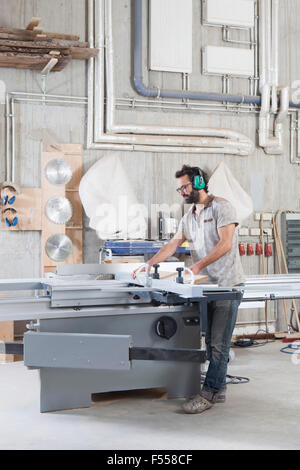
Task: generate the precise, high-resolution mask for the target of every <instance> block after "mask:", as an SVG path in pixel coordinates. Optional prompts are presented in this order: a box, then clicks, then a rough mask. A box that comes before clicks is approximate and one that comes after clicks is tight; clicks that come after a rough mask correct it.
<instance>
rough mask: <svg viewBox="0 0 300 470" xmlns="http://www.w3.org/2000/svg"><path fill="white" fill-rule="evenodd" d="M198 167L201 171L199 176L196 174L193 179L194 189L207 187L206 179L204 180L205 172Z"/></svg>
mask: <svg viewBox="0 0 300 470" xmlns="http://www.w3.org/2000/svg"><path fill="white" fill-rule="evenodd" d="M197 169H198V172H199V176H194V179H193V188H194V189H197V190H198V191H199V190H200V189H204V188H205V181H204V177H203V173H202V171H201V170H200V168H197Z"/></svg>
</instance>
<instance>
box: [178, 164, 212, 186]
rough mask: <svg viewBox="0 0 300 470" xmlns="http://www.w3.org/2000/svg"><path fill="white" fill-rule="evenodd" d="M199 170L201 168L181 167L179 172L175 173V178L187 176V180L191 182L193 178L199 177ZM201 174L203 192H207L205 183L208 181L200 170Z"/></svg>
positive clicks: (206, 175)
mask: <svg viewBox="0 0 300 470" xmlns="http://www.w3.org/2000/svg"><path fill="white" fill-rule="evenodd" d="M199 170H201V168H199V167H197V166H190V165H183V167H182V168H181V170H178V171H176V173H175V178H181V177H182V176H184V175H187V176H188V177H189V180H190V181H191V182H193V179H194V177H195V176H199V174H200V175H201V173H199ZM201 172H202V176H203V178H204V182H205V188H204V191H206V192H207V183H208V180H209V178H208V174H207V173H206V172H205V171H203V170H201Z"/></svg>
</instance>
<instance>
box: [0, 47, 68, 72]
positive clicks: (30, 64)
mask: <svg viewBox="0 0 300 470" xmlns="http://www.w3.org/2000/svg"><path fill="white" fill-rule="evenodd" d="M51 59H53V56H52V55H51V54H43V55H34V54H30V55H29V54H22V53H19V54H18V53H10V52H0V67H8V68H15V69H29V70H42V69H43V68H44V67H45V66H46V65H47V64H48V63H49V61H50V60H51ZM71 60H72V57H71V56H64V55H62V56H61V57H60V58H59V59H58V62H57V64H56V65H55V66H54V67H53V69H52V71H53V72H60V71H61V70H63V69H64V68H65V67H66V65H68V63H69V62H70V61H71Z"/></svg>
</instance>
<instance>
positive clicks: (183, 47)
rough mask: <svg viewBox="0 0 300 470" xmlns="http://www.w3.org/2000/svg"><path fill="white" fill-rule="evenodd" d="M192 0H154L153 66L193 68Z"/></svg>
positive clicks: (151, 47)
mask: <svg viewBox="0 0 300 470" xmlns="http://www.w3.org/2000/svg"><path fill="white" fill-rule="evenodd" d="M192 9H193V1H192V0H151V2H150V38H149V39H150V40H149V43H150V51H149V52H150V54H149V55H150V63H149V67H150V69H151V70H161V71H167V72H186V73H191V72H192V34H193V31H192V30H193V28H192V21H193V15H192Z"/></svg>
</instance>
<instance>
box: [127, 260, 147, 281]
mask: <svg viewBox="0 0 300 470" xmlns="http://www.w3.org/2000/svg"><path fill="white" fill-rule="evenodd" d="M147 264H148V266H149V268H148V272H149V273H150V270H151V267H152V266H151V264H149V263H147ZM139 270H140V271H139ZM138 271H139V272H140V273H144V272H146V267H145V266H144V267H143V268H142V269H141V267H139V268H136V269H135V270H134V271H132V274H131V277H132V278H133V279H135V278H136V273H137V272H138Z"/></svg>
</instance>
